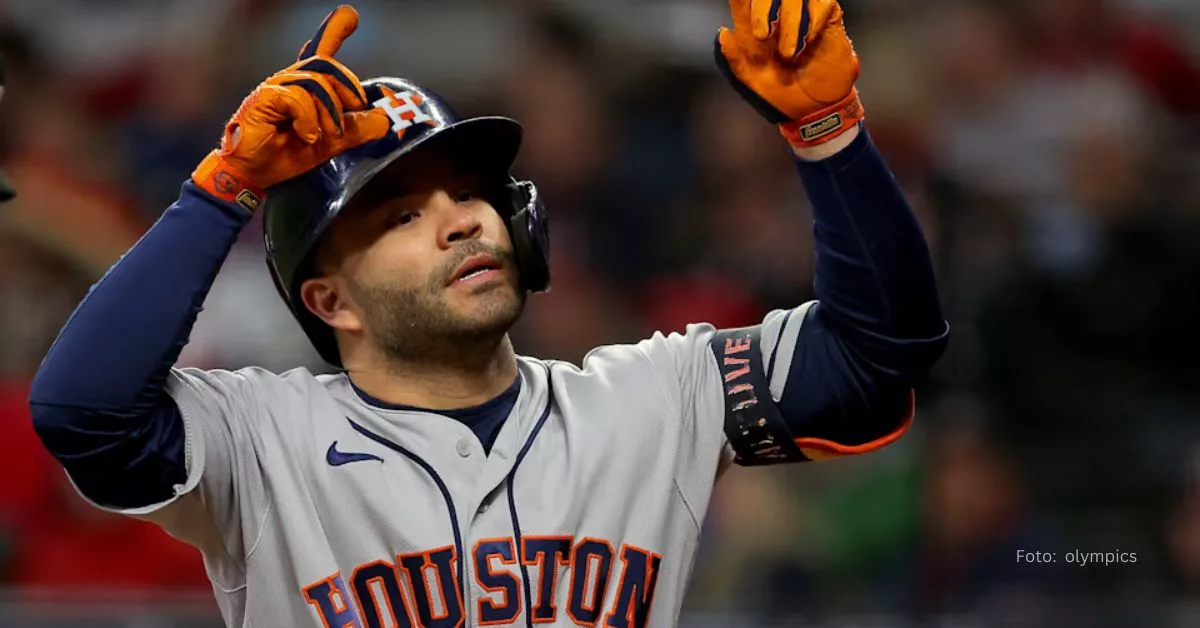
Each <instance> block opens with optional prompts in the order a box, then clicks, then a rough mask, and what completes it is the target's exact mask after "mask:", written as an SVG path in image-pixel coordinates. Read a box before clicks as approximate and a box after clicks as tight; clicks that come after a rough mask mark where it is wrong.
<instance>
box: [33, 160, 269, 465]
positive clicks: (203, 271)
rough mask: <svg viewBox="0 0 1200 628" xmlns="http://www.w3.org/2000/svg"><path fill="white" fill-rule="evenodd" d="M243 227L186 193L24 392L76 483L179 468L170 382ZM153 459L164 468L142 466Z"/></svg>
mask: <svg viewBox="0 0 1200 628" xmlns="http://www.w3.org/2000/svg"><path fill="white" fill-rule="evenodd" d="M248 220H249V214H248V213H246V212H244V211H243V210H239V209H237V208H236V207H234V206H230V205H226V204H222V203H219V202H217V201H214V200H213V199H211V198H210V197H208V196H206V195H204V194H203V193H201V192H199V191H197V190H196V189H195V188H194V187H192V186H191V184H190V183H189V184H187V185H186V186H185V189H184V192H183V194H182V195H181V196H180V200H179V201H178V202H177V203H175V204H174V205H172V206H171V208H170V209H168V210H167V211H166V213H164V214H163V217H162V218H161V219H160V220H159V221H158V222H157V223H156V224H155V225H154V227H153V228H151V229H150V230H149V231H148V232H147V233H146V235H145V236H143V237H142V239H141V240H139V241H138V243H137V244H136V245H134V247H133V248H132V249H130V250H129V252H128V253H126V254H125V256H124V257H122V258H121V260H120V261H119V262H118V263H117V264H115V265H114V266H113V267H112V268H111V269H109V271H108V273H107V274H105V276H104V277H103V278H102V279H101V280H100V281H99V282H97V283H96V285H94V286H93V287H92V289H91V290H90V291H89V293H88V295H87V296H86V297H85V298H84V299H83V301H82V302H81V303H80V304H79V306H78V307H77V308H76V309H75V312H74V313H73V314H72V316H71V318H70V319H69V320H68V322H67V324H66V325H65V326H64V327H63V329H62V331H61V332H60V333H59V336H58V339H57V340H56V341H55V343H54V345H53V346H52V347H51V349H50V352H49V354H48V355H47V356H46V358H45V360H43V362H42V365H41V367H40V368H39V369H38V372H37V375H36V377H35V378H34V381H33V384H32V386H31V389H30V409H31V412H32V415H33V420H34V426H35V428H36V429H37V431H38V434H39V436H40V437H41V438H42V440H43V443H44V444H45V445H46V447H47V449H48V450H50V452H51V453H52V454H54V455H55V457H56V458H58V459H59V460H60V462H62V463H63V464H64V466H66V467H67V468H68V470H70V471H72V476H73V477H76V478H79V477H81V475H91V474H95V473H101V472H105V471H111V472H120V471H123V470H128V469H130V468H132V466H131V465H134V464H135V463H136V464H141V465H143V466H145V465H146V464H149V466H150V467H152V468H154V471H153V472H151V473H150V475H154V476H159V477H162V476H164V475H171V474H176V473H178V472H179V470H180V469H181V468H182V462H183V461H182V451H183V431H182V429H181V426H180V425H179V424H178V421H179V415H178V410H177V409H175V408H174V407H173V404H172V403H171V402H170V398H169V397H168V396H167V395H166V392H165V388H164V387H165V383H166V379H167V376H168V374H169V372H170V368H171V366H172V365H173V364H174V363H175V361H176V360H177V359H178V357H179V353H180V351H181V350H182V348H183V346H184V345H185V344H186V343H187V338H188V334H189V333H190V331H191V328H192V325H193V323H194V322H195V319H196V315H197V314H198V313H199V311H200V308H201V305H202V303H203V302H204V298H205V296H206V295H207V294H208V291H209V289H210V287H211V286H212V282H213V280H214V278H215V277H216V274H217V271H218V270H219V269H220V267H221V264H222V262H223V261H224V259H225V257H226V255H227V254H228V252H229V250H230V248H232V246H233V243H234V241H235V240H236V237H237V234H238V232H239V231H240V230H241V228H242V226H243V225H245V224H246V222H247V221H248ZM152 452H154V453H160V454H162V455H161V456H153V457H157V458H161V459H162V460H160V461H159V462H152V463H147V462H146V460H145V459H146V458H147V454H148V453H152ZM139 461H140V462H139ZM164 465H165V466H164ZM140 475H141V476H145V475H146V474H145V473H142V474H140ZM145 479H146V480H148V481H150V482H151V484H153V485H156V486H157V485H159V483H158V482H156V481H155V479H154V478H149V477H146V478H145Z"/></svg>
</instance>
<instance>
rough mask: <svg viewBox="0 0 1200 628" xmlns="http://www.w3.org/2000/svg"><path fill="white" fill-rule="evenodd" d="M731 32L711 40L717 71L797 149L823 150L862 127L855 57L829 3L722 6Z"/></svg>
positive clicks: (799, 0) (759, 0)
mask: <svg viewBox="0 0 1200 628" xmlns="http://www.w3.org/2000/svg"><path fill="white" fill-rule="evenodd" d="M729 8H730V10H731V11H732V12H733V30H729V29H727V28H722V29H721V30H720V31H719V32H718V33H717V41H716V60H717V67H718V68H719V69H720V70H721V72H722V74H724V75H725V77H726V78H727V79H729V81H730V82H731V83H732V84H733V87H734V89H736V90H737V92H738V94H740V95H741V96H742V98H744V99H745V100H746V101H748V102H749V103H750V104H751V105H753V106H754V108H755V109H757V110H758V112H759V113H760V114H762V116H763V117H765V118H766V119H767V120H769V121H770V122H771V123H773V124H778V125H779V128H780V131H781V132H782V133H783V136H784V137H786V138H787V140H788V141H789V142H790V143H791V144H792V145H793V146H795V147H797V148H808V147H812V146H816V145H818V144H823V143H825V142H828V141H829V140H831V139H833V138H835V137H837V136H839V135H841V134H842V133H845V132H846V131H848V130H850V129H851V128H853V127H854V126H855V125H857V124H858V123H859V121H861V120H862V119H863V108H862V104H861V103H860V102H859V100H858V90H857V89H855V87H854V82H855V81H856V80H858V56H857V55H856V54H855V53H854V46H853V45H852V44H851V43H850V37H849V36H848V35H847V34H846V26H845V24H844V23H843V21H842V18H843V14H842V7H841V6H839V5H838V3H837V2H836V0H729Z"/></svg>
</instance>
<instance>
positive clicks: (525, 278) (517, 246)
mask: <svg viewBox="0 0 1200 628" xmlns="http://www.w3.org/2000/svg"><path fill="white" fill-rule="evenodd" d="M508 179H509V180H508V183H507V184H506V185H505V186H504V191H505V194H506V195H507V199H506V200H507V205H508V208H509V211H508V216H507V223H508V233H509V236H510V237H511V238H512V242H513V252H514V254H515V255H516V258H517V269H518V271H519V272H520V275H521V287H522V288H524V289H525V290H526V291H529V292H549V291H550V218H549V216H548V215H547V214H546V207H545V205H543V204H542V199H541V197H540V196H539V195H538V190H537V186H535V185H534V184H533V182H532V181H521V180H517V179H515V178H513V177H508Z"/></svg>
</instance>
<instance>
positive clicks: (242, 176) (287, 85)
mask: <svg viewBox="0 0 1200 628" xmlns="http://www.w3.org/2000/svg"><path fill="white" fill-rule="evenodd" d="M357 28H358V13H357V12H356V11H355V10H354V8H353V7H351V6H349V5H341V6H339V7H338V8H336V9H334V11H333V12H332V13H330V14H329V15H327V16H326V17H325V20H324V21H323V22H321V26H320V28H318V29H317V34H316V35H315V36H314V37H313V38H312V39H311V40H309V41H308V42H306V43H305V44H304V47H303V48H301V50H300V55H299V60H298V61H297V62H296V63H294V64H292V65H290V66H288V67H287V68H284V69H283V70H281V71H279V72H277V73H275V74H273V75H271V76H270V77H269V78H267V80H265V81H263V82H262V83H260V84H259V86H258V87H256V88H255V89H254V91H253V92H250V95H249V96H247V97H246V99H245V100H243V101H242V104H241V106H240V107H238V110H237V112H236V113H234V114H233V117H232V118H230V119H229V122H228V123H226V125H225V133H224V135H223V136H222V137H221V143H220V146H219V147H218V148H217V149H216V150H214V151H213V152H211V153H209V155H208V156H207V157H205V158H204V161H202V162H200V165H199V166H197V167H196V170H195V171H194V172H193V173H192V181H194V182H195V183H196V185H198V186H200V187H201V188H203V189H204V190H205V191H207V192H208V193H210V194H212V195H214V196H216V197H218V198H220V199H223V200H226V201H233V202H236V203H238V204H240V205H242V206H243V207H245V208H247V209H249V210H251V211H253V210H255V209H257V208H258V207H259V206H260V205H261V204H262V202H263V201H264V200H265V199H266V193H267V192H266V190H267V188H269V187H271V186H272V185H275V184H276V183H280V182H282V181H286V180H288V179H291V178H293V177H296V176H298V175H301V174H303V173H305V172H307V171H309V170H311V169H313V168H315V167H317V166H319V165H321V164H322V163H324V162H325V161H327V160H329V159H330V158H332V157H333V156H335V155H337V154H338V153H340V152H342V151H345V150H347V149H350V148H354V147H355V146H358V145H360V144H363V143H364V142H368V141H370V140H373V139H378V138H381V137H383V136H384V135H386V134H387V133H388V130H389V129H390V127H391V124H392V123H391V121H390V120H389V119H388V117H387V114H385V113H384V112H383V111H382V110H380V109H375V108H372V107H371V104H370V103H369V102H367V96H366V93H365V92H364V91H363V88H362V85H361V84H360V82H359V80H358V77H357V76H355V75H354V73H353V72H351V71H350V70H349V69H348V68H346V66H344V65H342V64H341V63H339V62H338V61H337V60H335V59H334V58H333V56H334V55H335V54H337V51H338V49H339V48H341V46H342V42H344V41H345V40H346V38H347V37H349V36H350V35H351V34H352V33H353V32H354V31H355V29H357Z"/></svg>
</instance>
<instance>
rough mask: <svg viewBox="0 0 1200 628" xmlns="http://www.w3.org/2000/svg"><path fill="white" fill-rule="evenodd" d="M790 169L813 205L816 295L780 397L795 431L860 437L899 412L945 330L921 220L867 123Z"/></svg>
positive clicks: (842, 440) (866, 438)
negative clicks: (823, 154)
mask: <svg viewBox="0 0 1200 628" xmlns="http://www.w3.org/2000/svg"><path fill="white" fill-rule="evenodd" d="M796 168H797V170H798V172H799V174H800V179H801V181H802V183H803V184H804V189H805V192H806V193H807V194H808V198H809V201H810V204H811V206H812V215H813V223H814V230H815V231H814V233H815V237H814V240H815V243H816V270H815V274H816V277H815V281H814V288H815V293H816V299H817V301H818V302H817V303H816V304H815V305H814V306H813V307H812V308H810V309H809V310H808V311H807V315H806V316H807V318H806V320H805V321H804V324H803V325H802V326H801V327H800V331H799V337H798V338H797V341H796V352H795V354H794V355H793V357H792V361H791V364H790V369H789V371H788V378H787V383H786V385H785V387H784V391H783V395H782V396H781V398H780V400H779V402H778V406H779V408H780V413H781V414H782V415H783V418H784V420H785V421H786V422H787V423H788V426H789V428H790V429H791V431H792V434H793V436H795V437H797V438H801V437H809V438H814V437H815V438H823V439H826V440H830V441H833V442H836V443H839V444H842V445H863V444H867V443H870V442H872V441H876V440H877V439H880V438H882V437H884V436H887V435H889V434H891V433H892V432H894V431H895V430H896V428H897V427H898V426H899V425H901V423H902V422H903V421H904V420H905V418H907V416H908V413H909V412H910V411H911V394H912V388H913V386H914V385H915V384H916V383H917V382H918V381H919V380H920V379H921V378H923V377H924V376H925V375H926V374H927V373H928V371H929V368H930V367H931V366H932V365H933V363H934V362H935V361H936V360H937V359H938V358H939V357H940V356H941V354H942V353H943V352H944V351H945V348H946V345H947V342H948V337H949V329H948V326H947V324H946V322H945V320H944V319H943V316H942V310H941V303H940V300H939V297H938V290H937V283H936V278H935V275H934V270H933V263H932V260H931V258H930V255H929V249H928V246H927V244H926V242H925V238H924V235H923V234H922V232H921V228H920V225H919V223H918V222H917V219H916V216H915V215H914V214H913V212H912V210H911V208H910V207H909V204H908V201H907V200H906V199H905V197H904V193H903V191H902V190H901V188H900V186H899V184H898V183H897V182H896V180H895V177H894V176H893V175H892V173H891V171H890V170H889V169H888V167H887V164H886V163H885V161H884V159H883V157H882V156H881V155H880V153H879V151H878V150H877V149H876V148H875V146H874V143H873V142H872V141H871V137H870V135H869V134H868V133H867V130H866V127H865V126H864V127H862V128H861V132H860V133H859V136H858V137H856V138H855V139H854V140H853V141H852V142H851V144H850V145H849V146H847V147H846V148H845V149H843V150H841V151H839V152H838V153H837V154H835V155H833V156H831V157H829V158H828V159H824V160H820V161H814V162H808V161H803V160H800V159H796ZM768 377H769V375H768Z"/></svg>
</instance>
